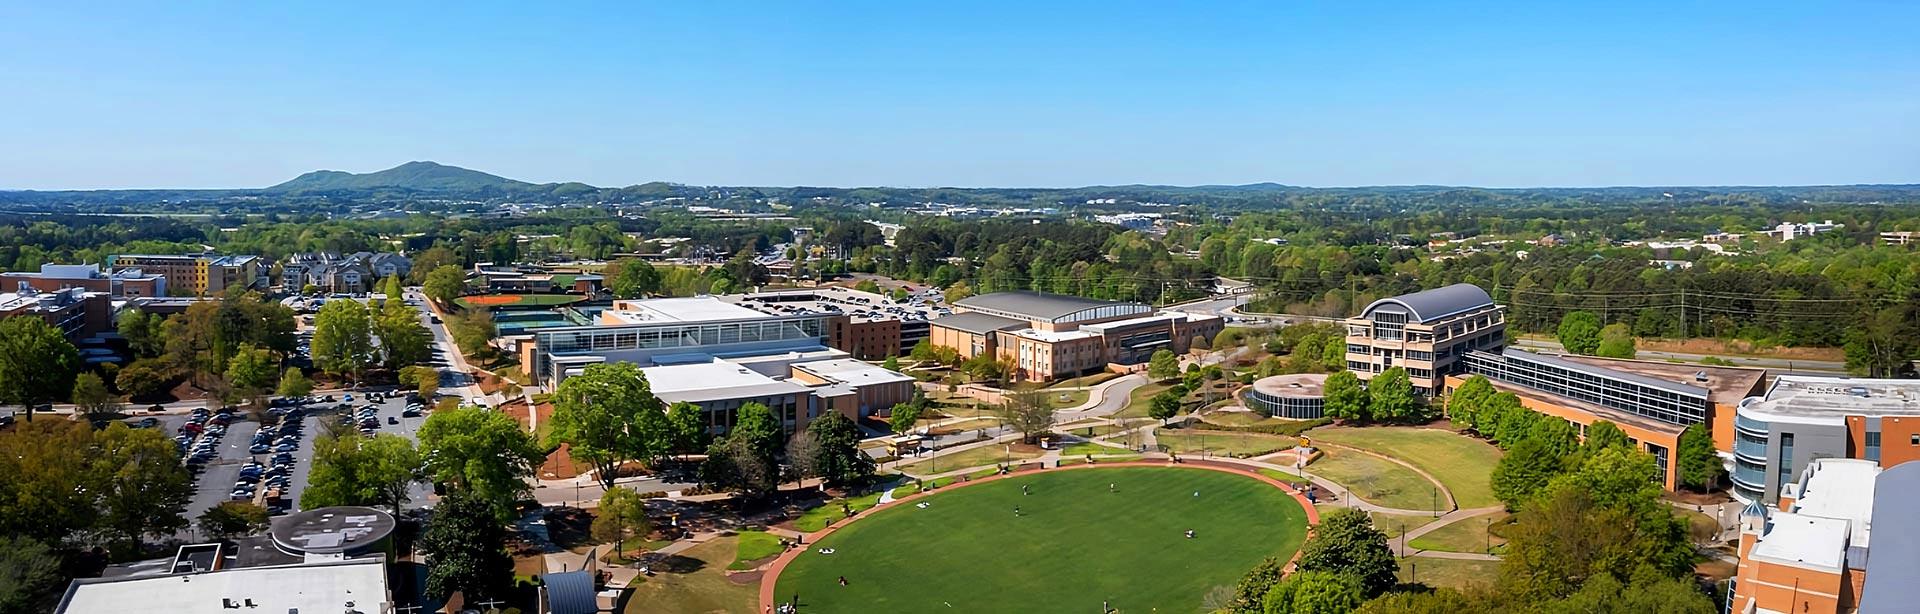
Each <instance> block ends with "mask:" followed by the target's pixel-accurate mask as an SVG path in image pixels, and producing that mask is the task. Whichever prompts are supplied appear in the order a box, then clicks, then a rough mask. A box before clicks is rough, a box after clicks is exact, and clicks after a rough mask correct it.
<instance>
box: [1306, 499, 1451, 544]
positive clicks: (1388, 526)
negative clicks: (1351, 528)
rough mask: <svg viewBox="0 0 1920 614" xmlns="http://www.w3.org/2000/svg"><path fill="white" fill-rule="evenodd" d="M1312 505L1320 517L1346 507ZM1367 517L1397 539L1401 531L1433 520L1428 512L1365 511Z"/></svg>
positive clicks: (1390, 537)
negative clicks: (1392, 512) (1389, 512)
mask: <svg viewBox="0 0 1920 614" xmlns="http://www.w3.org/2000/svg"><path fill="white" fill-rule="evenodd" d="M1313 507H1314V508H1315V509H1318V510H1320V517H1321V518H1326V517H1327V514H1331V513H1334V512H1336V511H1339V510H1343V509H1347V506H1346V505H1344V504H1340V503H1321V504H1319V505H1315V506H1313ZM1367 518H1368V519H1370V520H1372V521H1373V527H1374V528H1376V529H1380V532H1381V533H1385V534H1387V539H1389V540H1397V539H1399V538H1400V534H1401V533H1403V532H1406V531H1412V530H1414V529H1418V528H1420V527H1424V526H1426V525H1427V523H1430V522H1433V521H1434V517H1433V516H1431V515H1428V514H1388V513H1386V512H1367Z"/></svg>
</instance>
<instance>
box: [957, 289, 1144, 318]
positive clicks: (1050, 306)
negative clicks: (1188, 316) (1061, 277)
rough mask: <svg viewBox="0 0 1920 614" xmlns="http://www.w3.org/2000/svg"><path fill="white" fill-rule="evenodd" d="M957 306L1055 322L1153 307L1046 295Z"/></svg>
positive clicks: (1007, 295) (978, 299) (1010, 295)
mask: <svg viewBox="0 0 1920 614" xmlns="http://www.w3.org/2000/svg"><path fill="white" fill-rule="evenodd" d="M953 304H955V305H959V306H961V307H966V308H968V309H978V310H982V311H993V312H1000V313H1003V314H1018V315H1021V316H1026V317H1027V318H1029V319H1033V320H1045V321H1054V320H1058V319H1060V318H1064V317H1067V316H1070V315H1073V314H1076V313H1079V312H1082V311H1086V310H1089V309H1098V308H1101V307H1113V306H1126V307H1138V308H1139V309H1138V312H1139V313H1146V312H1148V311H1151V310H1152V308H1151V307H1148V306H1146V304H1144V303H1133V302H1122V301H1103V300H1100V299H1092V298H1082V297H1078V296H1068V295H1065V294H1047V293H1044V292H1029V291H1020V292H994V293H992V294H982V295H979V296H969V297H967V298H963V299H960V300H958V301H955V302H954V303H953Z"/></svg>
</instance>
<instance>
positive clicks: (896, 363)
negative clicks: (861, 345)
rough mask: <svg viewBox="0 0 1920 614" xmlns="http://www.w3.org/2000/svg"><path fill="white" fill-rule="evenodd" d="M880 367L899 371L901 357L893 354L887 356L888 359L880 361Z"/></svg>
mask: <svg viewBox="0 0 1920 614" xmlns="http://www.w3.org/2000/svg"><path fill="white" fill-rule="evenodd" d="M880 368H882V369H886V370H888V371H899V370H900V357H899V356H892V355H889V356H887V358H886V360H882V361H880Z"/></svg>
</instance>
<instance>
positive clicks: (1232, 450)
mask: <svg viewBox="0 0 1920 614" xmlns="http://www.w3.org/2000/svg"><path fill="white" fill-rule="evenodd" d="M1154 438H1155V439H1156V440H1158V441H1159V442H1160V445H1162V446H1166V448H1167V449H1168V450H1170V451H1173V452H1176V453H1179V454H1200V453H1201V452H1203V451H1204V452H1205V453H1206V454H1207V455H1210V456H1234V457H1239V458H1246V457H1250V456H1260V455H1262V454H1268V453H1272V452H1279V451H1281V450H1285V449H1288V448H1292V447H1293V446H1295V445H1297V444H1298V443H1299V440H1297V439H1294V438H1292V437H1286V436H1281V435H1266V434H1262V433H1235V432H1232V431H1203V430H1199V429H1194V430H1187V429H1160V430H1158V431H1155V432H1154Z"/></svg>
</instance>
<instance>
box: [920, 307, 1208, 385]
mask: <svg viewBox="0 0 1920 614" xmlns="http://www.w3.org/2000/svg"><path fill="white" fill-rule="evenodd" d="M953 307H954V310H955V311H956V313H954V314H952V315H948V316H944V317H941V318H937V319H935V320H933V322H932V323H931V331H930V333H931V335H930V339H932V343H933V344H934V345H939V346H946V347H950V348H953V349H955V350H957V351H959V353H960V356H961V357H962V358H973V357H975V356H980V355H988V356H993V357H995V358H996V359H997V360H1003V361H1007V362H1011V363H1013V365H1014V369H1015V371H1016V375H1017V376H1018V377H1019V378H1020V379H1026V380H1034V381H1045V380H1051V379H1056V378H1060V377H1067V376H1072V375H1079V374H1082V373H1086V372H1089V371H1095V370H1099V369H1104V368H1109V365H1118V366H1121V367H1129V366H1134V365H1141V364H1145V363H1146V362H1147V360H1148V359H1149V358H1150V357H1152V356H1153V353H1154V352H1156V351H1159V350H1162V349H1170V350H1173V351H1175V352H1184V351H1186V350H1187V348H1188V346H1189V344H1190V343H1191V342H1192V341H1193V339H1194V338H1195V337H1204V338H1207V339H1212V338H1213V336H1214V335H1217V334H1219V332H1220V331H1221V329H1223V328H1224V327H1225V324H1224V323H1223V322H1222V321H1221V320H1220V318H1219V317H1218V316H1211V315H1200V314H1190V313H1186V312H1181V311H1161V312H1155V311H1154V309H1153V308H1152V307H1149V306H1147V305H1146V304H1145V303H1133V302H1119V301H1103V300H1098V299H1090V298H1081V297H1077V296H1065V295H1059V294H1043V293H1039V292H995V293H992V294H982V295H979V296H971V297H967V298H964V299H960V300H959V301H957V302H955V303H954V304H953Z"/></svg>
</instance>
